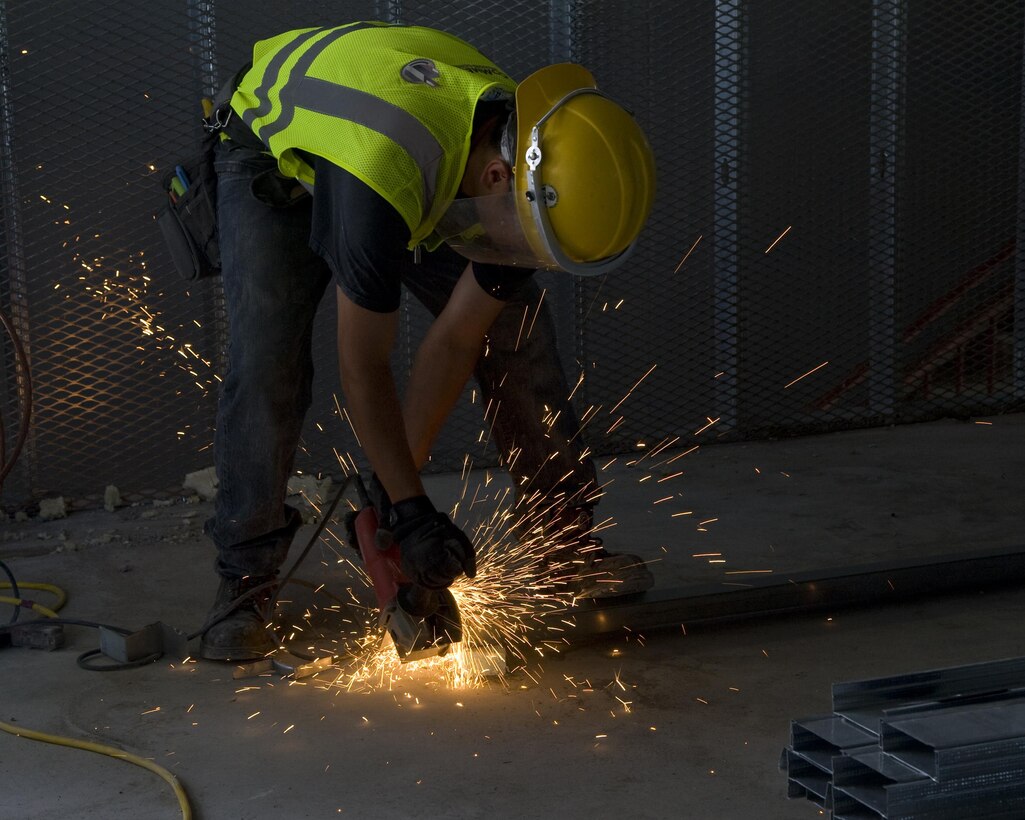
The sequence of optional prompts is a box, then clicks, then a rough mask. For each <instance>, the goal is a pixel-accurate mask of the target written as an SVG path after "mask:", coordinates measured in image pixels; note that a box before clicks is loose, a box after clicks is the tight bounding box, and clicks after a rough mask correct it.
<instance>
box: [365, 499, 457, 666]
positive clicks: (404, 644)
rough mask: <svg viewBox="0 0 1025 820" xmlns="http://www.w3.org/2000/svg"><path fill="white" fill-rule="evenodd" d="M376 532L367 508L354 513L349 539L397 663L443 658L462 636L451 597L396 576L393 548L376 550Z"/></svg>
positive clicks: (399, 573) (393, 545) (397, 562)
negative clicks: (371, 587)
mask: <svg viewBox="0 0 1025 820" xmlns="http://www.w3.org/2000/svg"><path fill="white" fill-rule="evenodd" d="M377 528H378V522H377V512H376V511H375V510H374V508H373V507H371V506H369V505H367V506H364V507H363V509H362V510H360V511H359V512H358V513H356V517H355V520H354V522H353V525H352V530H353V535H354V537H355V540H356V544H357V545H358V547H359V551H360V555H362V556H363V566H364V567H365V569H366V571H367V575H369V576H370V580H371V581H372V582H373V585H374V595H375V596H376V597H377V605H378V607H379V608H380V610H381V615H380V621H379V623H380V626H381V627H382V628H383V629H384V630H385V631H386V632H387V633H388V634H389V635H390V636H391V639H392V643H394V645H395V651H396V652H397V653H398V656H399V659H400V660H401V661H402V662H403V663H406V662H408V661H414V660H421V659H423V658H430V657H433V656H436V655H444V654H446V653H447V652H448V650H449V648H450V647H451V646H452V644H454V643H458V642H459V641H460V640H462V637H463V634H462V624H461V622H460V619H459V609H458V607H457V606H456V601H455V598H453V597H452V593H451V592H450V591H449V590H447V589H440V590H428V589H425V588H423V587H420V586H418V585H416V584H414V583H413V582H412V581H410V580H409V579H408V578H407V577H406V576H405V575H404V574H403V572H402V567H401V553H400V548H399V543H398V542H397V541H394V540H393V541H392V542H391V543H390V545H388V546H387V547H386V548H385V549H381V548H380V547H379V546H378V544H377Z"/></svg>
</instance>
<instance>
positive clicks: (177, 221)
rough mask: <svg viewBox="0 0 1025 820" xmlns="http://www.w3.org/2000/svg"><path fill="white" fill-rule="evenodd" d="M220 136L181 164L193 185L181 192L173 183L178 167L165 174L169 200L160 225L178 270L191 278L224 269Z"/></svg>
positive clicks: (163, 181)
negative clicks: (216, 163)
mask: <svg viewBox="0 0 1025 820" xmlns="http://www.w3.org/2000/svg"><path fill="white" fill-rule="evenodd" d="M215 144H216V137H213V136H209V137H207V138H205V139H204V140H203V152H202V153H201V154H198V155H196V156H193V157H190V158H189V159H187V160H184V161H183V162H181V163H180V164H179V166H178V167H180V168H182V169H183V170H184V171H185V174H186V178H187V179H188V182H189V185H188V187H186V188H185V189H184V192H183V193H181V194H178V193H177V192H175V191H174V190H173V188H172V183H173V181H174V180H175V179H179V180H180V177H179V176H178V174H177V173H176V171H175V170H173V169H172V170H171V171H169V172H168V173H166V174H164V176H163V178H162V179H161V186H162V187H163V189H164V197H165V199H166V200H167V201H166V204H165V205H164V207H163V208H161V209H160V210H159V211H158V212H157V217H156V219H157V224H158V225H159V226H160V232H161V233H162V234H163V236H164V242H165V243H166V244H167V248H168V250H169V251H170V252H171V260H172V262H173V263H174V267H175V269H176V270H177V271H178V273H179V274H181V276H182V278H184V279H187V280H190V281H191V280H195V279H202V278H204V277H206V276H216V275H217V274H219V273H220V272H221V251H220V248H219V246H218V243H217V175H216V173H215V172H214V156H213V155H214V145H215Z"/></svg>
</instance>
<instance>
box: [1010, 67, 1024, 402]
mask: <svg viewBox="0 0 1025 820" xmlns="http://www.w3.org/2000/svg"><path fill="white" fill-rule="evenodd" d="M1022 55H1023V56H1022V64H1021V83H1022V84H1021V92H1020V97H1019V99H1018V106H1019V107H1018V118H1019V122H1020V123H1021V125H1020V128H1019V130H1018V219H1017V223H1016V224H1017V226H1018V228H1017V235H1016V236H1015V246H1014V306H1013V308H1012V310H1013V314H1012V320H1011V332H1012V333H1013V334H1014V353H1013V356H1014V359H1013V364H1012V367H1013V374H1012V378H1013V380H1014V381H1013V384H1012V391H1013V396H1014V398H1015V399H1018V400H1021V399H1025V50H1023V52H1022Z"/></svg>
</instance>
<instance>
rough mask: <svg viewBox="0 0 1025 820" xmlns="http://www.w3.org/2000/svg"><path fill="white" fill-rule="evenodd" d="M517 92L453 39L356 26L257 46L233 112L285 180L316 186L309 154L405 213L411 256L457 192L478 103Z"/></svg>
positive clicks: (422, 31) (415, 29) (292, 34)
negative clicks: (344, 172) (273, 159)
mask: <svg viewBox="0 0 1025 820" xmlns="http://www.w3.org/2000/svg"><path fill="white" fill-rule="evenodd" d="M515 90H516V83H515V82H514V81H513V80H512V79H511V78H510V77H509V76H508V75H506V74H505V72H503V71H502V70H501V69H500V68H498V66H496V65H495V64H494V63H493V62H491V61H490V60H489V59H487V58H486V57H485V56H484V55H483V54H481V53H480V52H479V51H478V50H477V49H475V48H474V47H473V46H471V45H469V44H467V43H465V42H463V41H462V40H460V39H458V38H457V37H453V36H452V35H450V34H446V33H444V32H441V31H435V30H433V29H429V28H423V27H419V26H400V25H390V24H387V23H376V22H364V23H351V24H349V25H345V26H337V27H332V28H308V29H299V30H296V31H289V32H286V33H284V34H280V35H278V36H277V37H272V38H271V39H269V40H262V41H260V42H258V43H257V44H256V45H255V46H254V48H253V67H252V69H250V70H249V71H248V72H247V73H246V75H245V76H244V77H243V78H242V81H241V82H240V84H239V86H238V89H237V90H236V91H235V94H234V96H233V97H232V98H231V107H232V109H233V110H234V111H235V112H236V114H238V115H239V116H241V117H242V119H243V120H244V121H245V123H246V124H247V125H248V126H249V127H250V128H251V129H252V130H253V132H254V133H255V134H256V135H257V136H258V137H259V138H260V140H261V141H262V142H263V144H264V145H266V146H267V149H268V150H269V151H270V153H271V154H273V155H274V156H275V157H276V158H277V161H278V168H279V169H280V171H281V172H282V173H283V174H284V175H285V176H289V177H295V178H296V179H298V180H300V181H301V182H304V183H307V184H316V180H315V179H314V171H313V168H311V167H310V165H309V164H308V163H307V162H306V161H305V160H304V159H303V157H302V155H301V154H300V153H297V151H307V152H309V153H310V154H314V155H316V156H319V157H323V158H325V159H327V160H329V161H331V162H333V163H335V164H336V165H339V166H341V167H342V168H344V169H345V170H347V171H349V172H350V173H351V174H353V175H355V176H356V177H358V178H359V179H361V180H363V182H365V183H366V184H367V185H369V186H370V187H371V188H373V189H374V190H375V191H377V192H378V193H379V194H380V195H381V196H383V197H384V198H385V199H386V200H387V201H388V202H390V203H391V204H392V205H393V206H394V207H395V209H396V210H397V211H398V212H399V214H401V215H402V218H403V219H404V220H405V222H406V225H407V226H408V227H409V231H410V241H409V247H410V248H413V247H415V246H416V245H418V244H420V243H421V242H422V241H423V240H424V239H425V238H426V237H427V236H429V235H430V234H431V232H432V231H433V229H434V226H435V224H436V223H437V221H438V219H439V218H440V217H441V215H442V214H443V213H444V212H445V210H446V208H448V206H449V204H450V203H451V202H452V200H453V199H454V198H455V196H456V194H457V192H458V189H459V184H460V181H461V180H462V176H463V172H464V169H465V166H466V159H467V157H468V156H469V152H470V136H471V131H472V127H473V113H474V109H475V108H476V105H477V102H478V101H479V100H482V99H502V98H507V97H509V96H510V95H512V94H513V93H514V92H515Z"/></svg>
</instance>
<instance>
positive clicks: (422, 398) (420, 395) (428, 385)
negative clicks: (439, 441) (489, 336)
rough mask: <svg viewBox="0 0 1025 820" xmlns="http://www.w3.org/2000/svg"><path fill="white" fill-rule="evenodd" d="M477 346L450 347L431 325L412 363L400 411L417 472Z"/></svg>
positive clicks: (471, 364) (471, 365) (448, 340)
mask: <svg viewBox="0 0 1025 820" xmlns="http://www.w3.org/2000/svg"><path fill="white" fill-rule="evenodd" d="M482 348H483V339H482V340H481V344H480V345H476V346H473V345H468V344H466V343H461V344H458V343H454V341H453V340H452V339H451V338H450V337H449V336H447V334H446V333H445V332H444V331H443V330H441V329H440V326H439V325H438V324H437V323H436V324H435V325H432V327H431V329H430V331H428V333H427V336H426V337H425V338H424V340H423V342H422V343H421V345H420V349H419V350H418V351H417V353H416V358H415V359H414V361H413V372H412V374H411V375H410V379H409V385H408V387H407V388H406V400H405V403H404V408H403V416H404V419H405V428H406V435H407V436H408V437H409V449H410V451H411V452H412V454H413V461H414V463H415V464H416V466H417V468H420V467H423V465H424V462H426V461H427V456H428V454H429V453H430V451H431V445H432V444H433V443H434V439H435V438H436V437H437V435H438V432H439V431H440V430H441V427H442V425H443V424H444V423H445V419H446V418H448V414H449V413H450V412H451V410H452V407H453V406H454V405H455V403H456V400H457V399H458V398H459V394H460V393H462V390H463V387H464V386H465V385H466V382H467V380H468V379H469V378H470V374H471V373H472V372H473V368H474V365H475V364H476V363H477V358H478V357H479V356H480V352H481V349H482Z"/></svg>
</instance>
